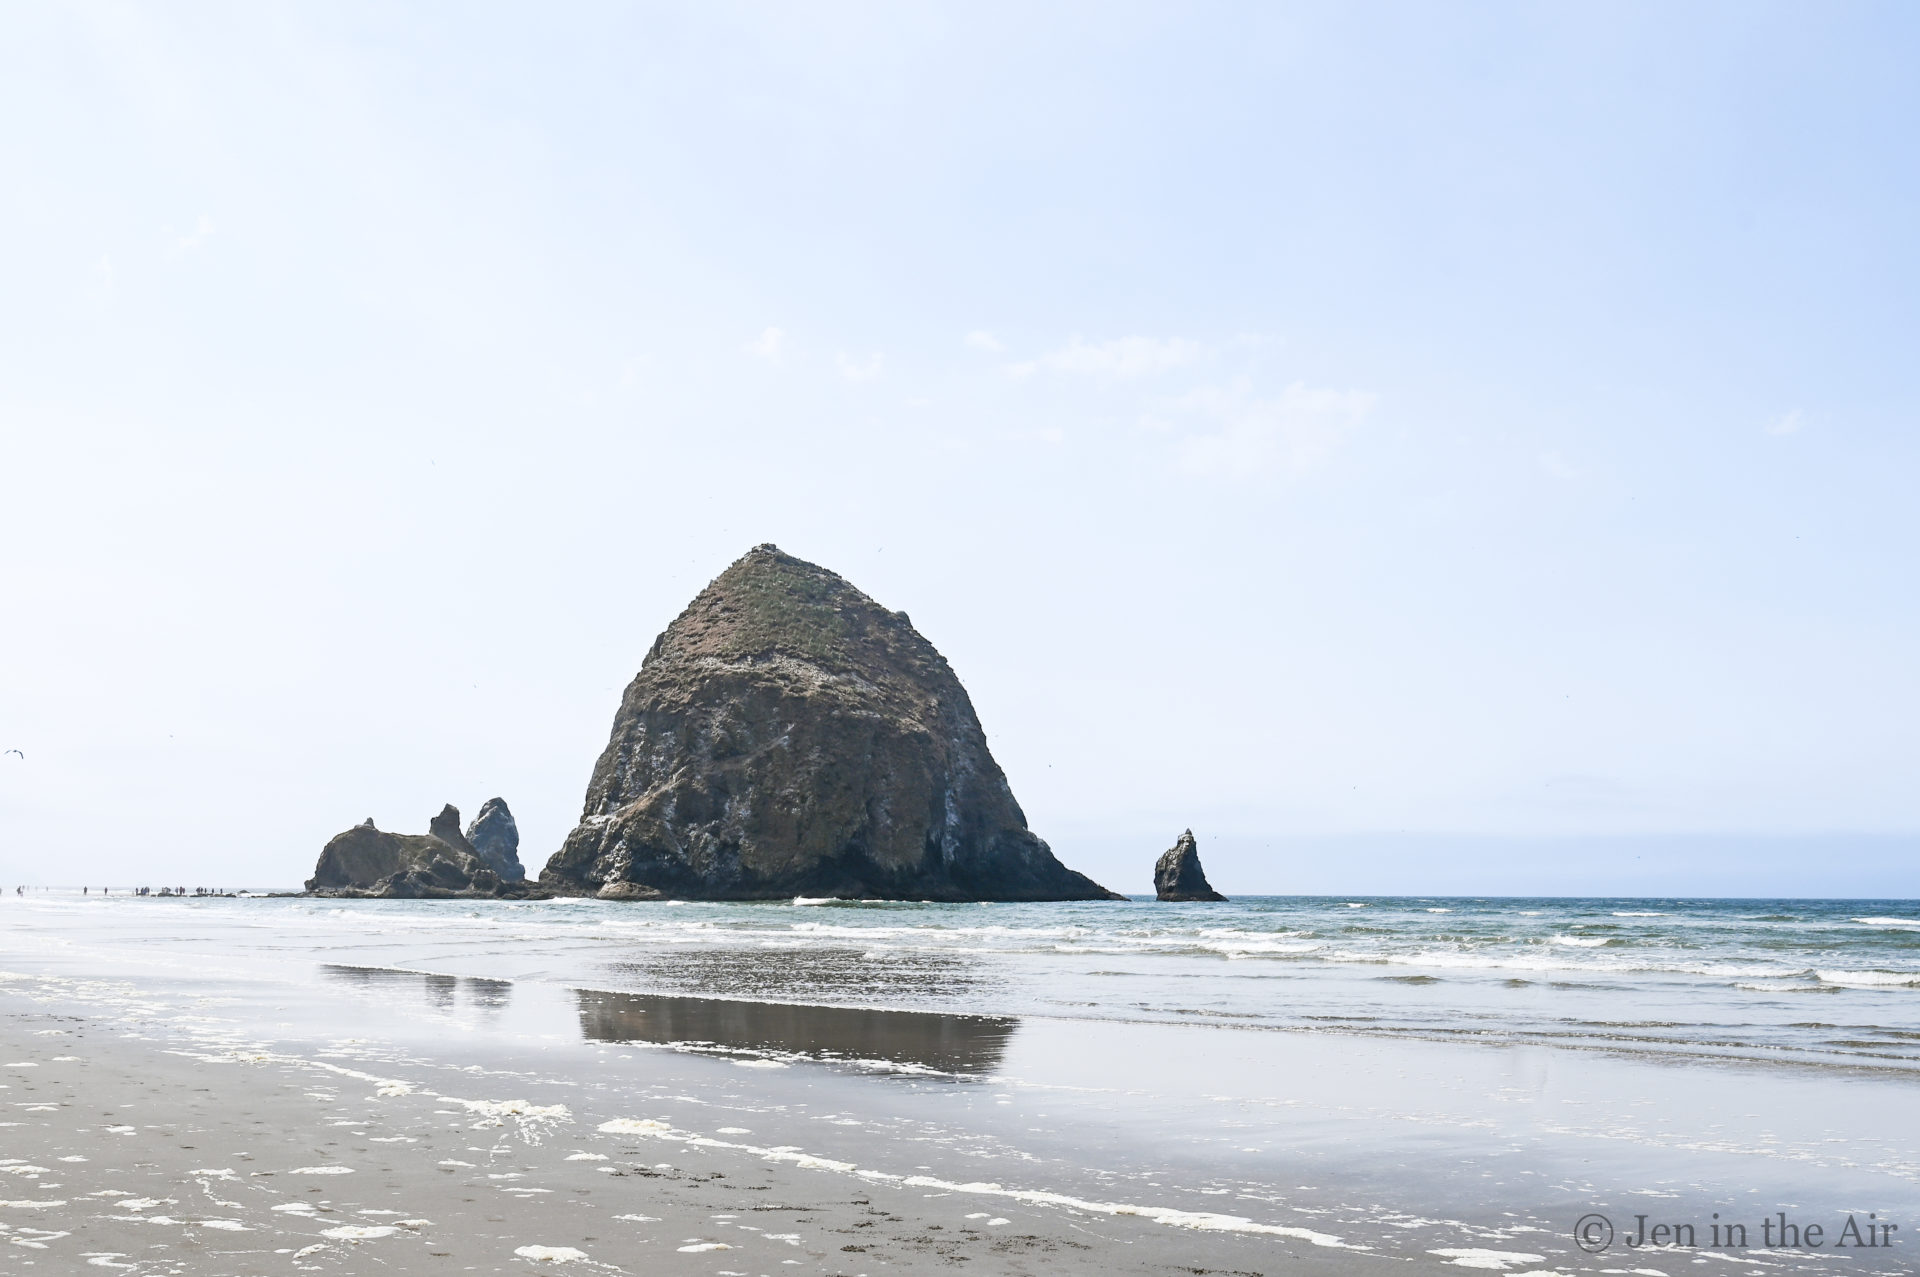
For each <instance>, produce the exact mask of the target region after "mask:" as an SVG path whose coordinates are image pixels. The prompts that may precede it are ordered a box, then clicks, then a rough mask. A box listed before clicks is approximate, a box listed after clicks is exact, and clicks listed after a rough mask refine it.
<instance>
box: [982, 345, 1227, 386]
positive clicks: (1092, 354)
mask: <svg viewBox="0 0 1920 1277" xmlns="http://www.w3.org/2000/svg"><path fill="white" fill-rule="evenodd" d="M1206 354H1207V348H1206V347H1205V346H1203V345H1201V344H1200V343H1199V342H1197V341H1188V340H1187V339H1186V338H1184V337H1116V338H1114V339H1113V340H1112V341H1101V342H1087V341H1082V340H1081V339H1080V338H1078V337H1075V338H1073V340H1071V341H1069V342H1068V343H1067V344H1066V345H1065V346H1063V347H1061V348H1060V349H1059V350H1055V351H1049V352H1048V353H1047V354H1044V355H1042V356H1040V357H1039V358H1038V359H1033V360H1028V361H1027V362H1025V363H1018V364H1009V365H1007V371H1008V372H1010V373H1012V374H1013V375H1014V376H1016V377H1031V376H1033V375H1034V374H1035V373H1037V372H1058V373H1072V374H1077V375H1079V376H1087V377H1112V378H1116V379H1121V380H1128V379H1132V378H1135V377H1148V376H1152V375H1154V374H1156V373H1163V372H1169V371H1171V370H1173V369H1175V368H1181V367H1185V366H1187V365H1189V364H1194V363H1198V362H1199V361H1200V360H1201V359H1202V358H1203V357H1204V356H1205V355H1206Z"/></svg>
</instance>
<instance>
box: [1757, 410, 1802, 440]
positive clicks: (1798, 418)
mask: <svg viewBox="0 0 1920 1277" xmlns="http://www.w3.org/2000/svg"><path fill="white" fill-rule="evenodd" d="M1806 424H1807V416H1806V414H1805V413H1803V412H1801V411H1800V410H1799V409H1798V408H1795V409H1793V410H1792V411H1791V412H1787V413H1783V414H1782V415H1780V416H1778V417H1775V418H1774V419H1773V420H1772V421H1769V422H1768V423H1767V424H1766V426H1765V427H1763V429H1764V430H1765V432H1766V433H1767V434H1770V435H1773V436H1774V437H1775V438H1779V437H1781V436H1784V435H1797V434H1799V433H1800V430H1801V428H1802V427H1804V426H1805V425H1806Z"/></svg>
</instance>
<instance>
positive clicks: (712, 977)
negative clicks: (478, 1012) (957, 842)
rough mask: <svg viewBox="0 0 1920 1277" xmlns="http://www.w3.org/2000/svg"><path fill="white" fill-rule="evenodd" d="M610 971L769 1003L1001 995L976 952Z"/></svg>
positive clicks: (796, 954) (703, 956)
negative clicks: (998, 993) (997, 993)
mask: <svg viewBox="0 0 1920 1277" xmlns="http://www.w3.org/2000/svg"><path fill="white" fill-rule="evenodd" d="M610 965H611V967H612V969H613V970H615V971H618V972H620V973H621V974H622V975H623V976H626V977H627V979H623V980H621V981H620V982H619V983H622V984H628V983H631V984H634V985H638V986H640V987H642V988H647V989H661V990H666V991H669V992H673V993H692V994H699V995H702V996H710V997H722V998H760V999H764V1000H767V1001H770V1002H789V1001H792V1002H801V1001H805V1002H816V1001H824V1002H873V1001H879V1000H886V1001H897V1002H908V1003H918V1004H920V1005H921V1006H925V1005H927V1004H928V1003H933V1004H936V1005H937V1004H940V1003H953V1004H955V1005H963V1006H970V1005H978V1003H979V1002H980V1001H981V1000H982V999H983V998H984V997H986V996H988V995H991V994H993V993H996V992H999V991H1000V990H999V987H998V986H999V985H1000V984H1001V982H1002V979H1003V977H1002V976H1001V974H1000V972H999V969H998V968H997V967H996V966H992V965H989V964H988V963H986V962H983V961H982V960H981V958H980V956H979V955H977V954H963V953H947V952H939V951H932V952H929V951H924V950H922V951H919V952H916V951H913V950H898V949H892V950H880V951H875V950H870V949H865V948H858V949H856V948H848V947H840V948H811V947H809V948H779V949H775V948H749V949H743V948H722V947H717V946H716V947H712V948H707V947H699V948H685V949H670V950H666V951H664V952H660V953H650V954H647V955H646V956H645V957H643V958H639V959H635V960H630V961H625V962H615V963H612V964H610Z"/></svg>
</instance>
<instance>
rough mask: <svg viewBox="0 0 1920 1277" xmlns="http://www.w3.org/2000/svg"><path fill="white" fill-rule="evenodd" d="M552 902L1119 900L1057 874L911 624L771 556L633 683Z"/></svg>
mask: <svg viewBox="0 0 1920 1277" xmlns="http://www.w3.org/2000/svg"><path fill="white" fill-rule="evenodd" d="M540 882H541V885H543V886H545V887H547V888H548V889H550V890H552V891H553V892H555V893H556V894H571V895H588V894H592V895H599V896H601V897H603V898H606V899H614V900H644V899H654V898H658V897H673V898H679V899H704V900H766V899H782V898H788V897H794V896H815V897H840V898H868V899H888V900H1107V899H1120V898H1121V897H1117V896H1115V895H1114V894H1113V893H1112V892H1109V891H1108V890H1106V888H1104V887H1102V886H1100V885H1099V884H1098V883H1095V882H1094V881H1092V880H1091V879H1089V878H1087V877H1085V876H1083V875H1081V874H1078V873H1075V872H1074V871H1073V870H1071V869H1068V868H1067V867H1066V866H1064V865H1062V864H1061V863H1060V862H1059V861H1058V860H1056V859H1054V855H1053V852H1052V851H1051V850H1050V849H1049V848H1048V846H1047V844H1046V843H1045V842H1043V841H1042V840H1041V839H1040V838H1038V837H1036V836H1035V835H1034V834H1033V833H1032V832H1030V831H1029V830H1028V829H1027V820H1026V816H1025V815H1024V814H1023V813H1022V812H1021V810H1020V804H1019V803H1017V802H1015V801H1014V798H1013V791H1012V790H1011V789H1009V788H1008V786H1007V778H1006V776H1005V775H1004V774H1003V773H1002V772H1001V770H1000V768H999V765H998V764H996V763H995V762H994V761H993V755H992V754H990V753H989V752H988V751H987V739H986V734H985V733H984V732H983V731H982V730H981V728H980V720H979V719H978V718H976V717H975V716H974V712H973V704H972V702H971V701H969V700H968V699H967V693H966V691H965V689H964V688H962V687H961V686H960V680H959V679H958V678H956V677H954V673H953V670H952V669H950V668H949V667H948V665H947V662H946V660H945V659H944V658H943V657H942V656H941V655H940V653H938V652H936V651H935V650H934V648H933V645H932V644H931V643H929V642H927V640H926V639H924V638H922V637H921V636H920V634H919V632H918V631H916V630H915V629H914V628H913V626H912V624H911V623H910V622H909V621H908V620H907V617H906V614H905V613H902V612H890V611H888V610H887V609H886V608H884V607H882V606H880V605H879V604H878V603H875V602H874V601H873V600H872V599H870V598H868V597H867V596H866V595H864V594H862V593H861V592H860V591H859V590H857V589H855V588H854V587H853V586H852V585H849V584H848V583H847V582H846V581H844V580H842V579H841V578H840V577H838V576H836V575H835V574H833V573H832V572H829V571H827V570H826V569H825V568H821V567H816V566H815V565H813V564H811V563H806V562H802V561H801V560H799V559H796V558H794V557H792V556H791V555H788V554H783V553H782V552H781V551H780V550H779V549H777V548H776V547H774V546H771V545H761V546H756V547H754V549H753V550H752V551H750V552H749V553H748V554H747V555H746V556H745V557H743V558H741V559H740V560H739V561H738V562H736V563H735V564H733V566H731V567H729V568H728V569H727V570H726V571H725V572H723V573H721V574H720V575H719V576H718V577H717V578H715V580H714V581H713V583H712V584H711V585H709V586H708V587H707V588H706V589H705V590H703V591H701V593H700V595H699V597H698V598H696V599H694V601H693V602H692V603H691V604H689V605H688V607H687V610H686V611H684V612H682V613H681V614H680V616H679V618H678V619H677V620H675V621H674V622H673V624H672V625H669V626H668V627H667V629H666V631H665V632H664V633H663V634H661V635H660V637H659V638H658V639H656V640H654V644H653V647H652V649H651V650H650V651H648V653H647V657H646V660H645V661H644V662H643V663H642V664H641V667H640V673H639V674H637V675H636V676H635V677H634V680H633V682H632V683H631V684H629V685H628V687H627V691H626V695H625V696H624V697H623V698H622V700H621V703H620V712H619V713H618V714H617V715H616V716H615V718H614V723H613V735H612V738H611V739H610V740H609V741H608V742H607V748H606V750H605V752H604V753H602V754H601V755H600V761H599V763H598V764H597V765H596V766H595V767H594V769H593V780H592V782H591V783H590V784H589V786H588V787H587V799H586V806H585V810H584V811H583V812H582V815H581V821H580V824H579V825H578V826H577V827H576V828H575V829H574V830H573V832H572V833H571V834H569V835H568V836H567V840H566V843H565V844H564V845H563V846H562V847H561V849H560V850H559V851H558V852H556V853H555V854H554V856H553V859H552V860H550V861H549V862H548V863H547V867H546V869H545V870H544V871H543V872H542V873H541V875H540Z"/></svg>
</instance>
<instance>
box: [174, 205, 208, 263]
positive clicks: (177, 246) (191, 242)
mask: <svg viewBox="0 0 1920 1277" xmlns="http://www.w3.org/2000/svg"><path fill="white" fill-rule="evenodd" d="M212 235H213V219H212V218H211V217H208V216H207V215H206V214H205V213H202V214H201V215H200V221H199V222H198V223H197V224H196V225H195V226H194V228H193V230H192V231H191V232H189V233H188V234H186V235H182V236H181V237H180V238H178V239H176V240H174V241H173V255H174V256H175V257H185V256H186V255H187V254H188V253H191V252H194V251H195V250H197V249H198V248H199V247H200V246H201V245H202V244H205V243H206V242H207V240H208V239H209V238H210V237H211V236H212Z"/></svg>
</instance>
